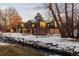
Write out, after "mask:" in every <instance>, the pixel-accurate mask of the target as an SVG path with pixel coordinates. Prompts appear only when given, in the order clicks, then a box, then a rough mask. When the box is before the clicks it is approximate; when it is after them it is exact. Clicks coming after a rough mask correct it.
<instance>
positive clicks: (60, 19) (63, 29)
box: [55, 3, 67, 36]
mask: <svg viewBox="0 0 79 59" xmlns="http://www.w3.org/2000/svg"><path fill="white" fill-rule="evenodd" d="M55 6H56V10H57V14H58V17H59V21H60V23H61V24H60V25H61V28H62V31H63V32H64V35H65V36H67V35H66V33H67V32H66V28H65V26H64V24H63V22H62V18H61V16H60V11H59V8H58V5H57V3H55Z"/></svg>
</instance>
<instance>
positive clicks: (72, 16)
mask: <svg viewBox="0 0 79 59" xmlns="http://www.w3.org/2000/svg"><path fill="white" fill-rule="evenodd" d="M73 15H74V4H73V3H72V37H74V35H73V31H74V25H73V24H74V23H73V20H74V19H73Z"/></svg>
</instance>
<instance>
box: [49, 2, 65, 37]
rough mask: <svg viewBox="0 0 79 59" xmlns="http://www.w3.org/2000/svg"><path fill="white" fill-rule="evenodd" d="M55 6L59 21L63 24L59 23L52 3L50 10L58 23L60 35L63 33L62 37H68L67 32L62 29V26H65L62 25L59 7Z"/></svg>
mask: <svg viewBox="0 0 79 59" xmlns="http://www.w3.org/2000/svg"><path fill="white" fill-rule="evenodd" d="M55 5H56V9H57V12H58V16H59V20H60V22H61V24H60V23H59V21H58V18H57V15H56V14H55V13H54V11H53V7H52V3H49V10H50V11H51V12H52V15H53V18H54V19H55V21H56V23H57V26H58V28H59V31H60V33H61V36H62V37H65V36H66V33H65V30H63V27H61V25H63V23H62V20H61V17H60V14H59V10H58V6H57V4H55Z"/></svg>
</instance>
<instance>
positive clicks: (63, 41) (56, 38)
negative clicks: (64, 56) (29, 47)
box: [3, 33, 79, 51]
mask: <svg viewBox="0 0 79 59" xmlns="http://www.w3.org/2000/svg"><path fill="white" fill-rule="evenodd" d="M3 34H4V35H6V36H9V37H15V38H24V39H25V40H33V41H42V42H44V43H53V44H58V46H59V47H60V48H67V47H70V48H72V47H74V46H76V50H78V51H79V43H78V42H71V41H69V40H72V38H61V36H60V35H58V34H57V35H52V36H48V37H38V38H36V36H34V35H26V36H23V35H22V34H20V33H12V34H11V33H3Z"/></svg>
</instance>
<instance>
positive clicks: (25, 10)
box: [0, 3, 47, 21]
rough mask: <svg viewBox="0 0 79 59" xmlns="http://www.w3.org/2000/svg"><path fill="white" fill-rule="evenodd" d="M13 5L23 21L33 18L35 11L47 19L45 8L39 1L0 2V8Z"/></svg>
mask: <svg viewBox="0 0 79 59" xmlns="http://www.w3.org/2000/svg"><path fill="white" fill-rule="evenodd" d="M8 7H13V8H15V9H16V10H17V12H18V13H19V15H20V16H21V17H22V19H23V21H27V20H30V19H33V18H34V16H35V15H36V13H38V12H39V13H40V14H41V15H42V16H43V18H44V19H47V17H46V12H47V9H46V8H43V7H42V4H40V3H0V8H1V9H5V8H8Z"/></svg>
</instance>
